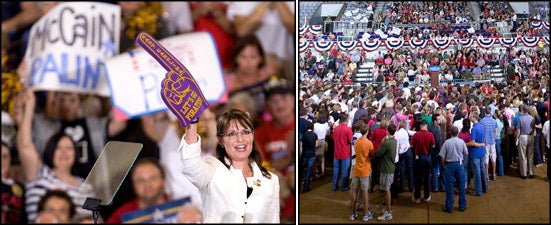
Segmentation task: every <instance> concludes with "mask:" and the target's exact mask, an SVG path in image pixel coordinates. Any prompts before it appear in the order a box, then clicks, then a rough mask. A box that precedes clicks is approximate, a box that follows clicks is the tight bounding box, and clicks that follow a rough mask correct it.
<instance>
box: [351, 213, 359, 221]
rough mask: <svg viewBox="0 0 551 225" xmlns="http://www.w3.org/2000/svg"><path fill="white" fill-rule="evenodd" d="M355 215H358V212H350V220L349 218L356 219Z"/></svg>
mask: <svg viewBox="0 0 551 225" xmlns="http://www.w3.org/2000/svg"><path fill="white" fill-rule="evenodd" d="M356 217H358V214H356V213H352V214H351V215H350V220H351V221H354V220H356Z"/></svg>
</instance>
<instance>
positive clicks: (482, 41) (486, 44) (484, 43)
mask: <svg viewBox="0 0 551 225" xmlns="http://www.w3.org/2000/svg"><path fill="white" fill-rule="evenodd" d="M476 42H478V46H480V47H481V48H491V47H492V46H494V44H495V43H496V39H495V38H479V39H476Z"/></svg>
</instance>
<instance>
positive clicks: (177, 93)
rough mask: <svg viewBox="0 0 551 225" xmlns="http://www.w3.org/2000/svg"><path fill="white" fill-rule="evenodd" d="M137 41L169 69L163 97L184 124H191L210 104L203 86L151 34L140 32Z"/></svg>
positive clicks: (184, 125)
mask: <svg viewBox="0 0 551 225" xmlns="http://www.w3.org/2000/svg"><path fill="white" fill-rule="evenodd" d="M136 43H138V44H139V45H140V46H142V48H143V49H144V50H145V51H147V52H148V53H149V54H150V55H151V56H153V58H155V60H157V62H159V64H161V66H163V68H165V69H166V70H167V74H166V76H165V78H164V79H163V80H162V81H161V99H163V102H164V103H165V104H166V105H167V106H168V109H169V110H170V111H171V112H172V113H174V115H176V117H177V118H178V120H179V121H180V126H182V127H187V126H188V125H189V124H190V123H191V121H193V120H195V119H197V118H198V117H199V116H200V115H201V113H203V111H205V110H206V109H207V108H208V107H209V103H208V101H207V100H206V99H205V96H204V95H203V92H202V91H201V88H199V85H197V82H196V81H195V79H193V76H192V75H191V74H190V73H189V70H187V69H186V67H185V66H184V65H183V64H182V63H181V62H180V61H179V60H178V59H176V57H174V56H173V55H172V54H171V53H170V52H169V51H168V50H166V49H165V48H164V47H163V46H162V45H161V44H160V43H159V42H158V41H157V40H155V39H154V38H153V37H151V36H150V35H149V34H147V33H145V32H141V33H140V34H138V36H137V37H136Z"/></svg>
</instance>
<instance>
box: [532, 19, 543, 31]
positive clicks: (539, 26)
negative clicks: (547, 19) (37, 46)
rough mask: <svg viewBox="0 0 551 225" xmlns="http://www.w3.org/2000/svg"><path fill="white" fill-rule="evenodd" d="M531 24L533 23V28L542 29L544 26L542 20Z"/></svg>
mask: <svg viewBox="0 0 551 225" xmlns="http://www.w3.org/2000/svg"><path fill="white" fill-rule="evenodd" d="M530 25H532V28H534V29H541V27H542V24H541V21H532V23H530Z"/></svg>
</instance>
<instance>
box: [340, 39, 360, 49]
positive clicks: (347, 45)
mask: <svg viewBox="0 0 551 225" xmlns="http://www.w3.org/2000/svg"><path fill="white" fill-rule="evenodd" d="M337 44H338V45H339V48H340V49H341V50H345V51H346V50H352V49H354V48H355V47H356V44H358V42H356V41H339V42H337Z"/></svg>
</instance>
